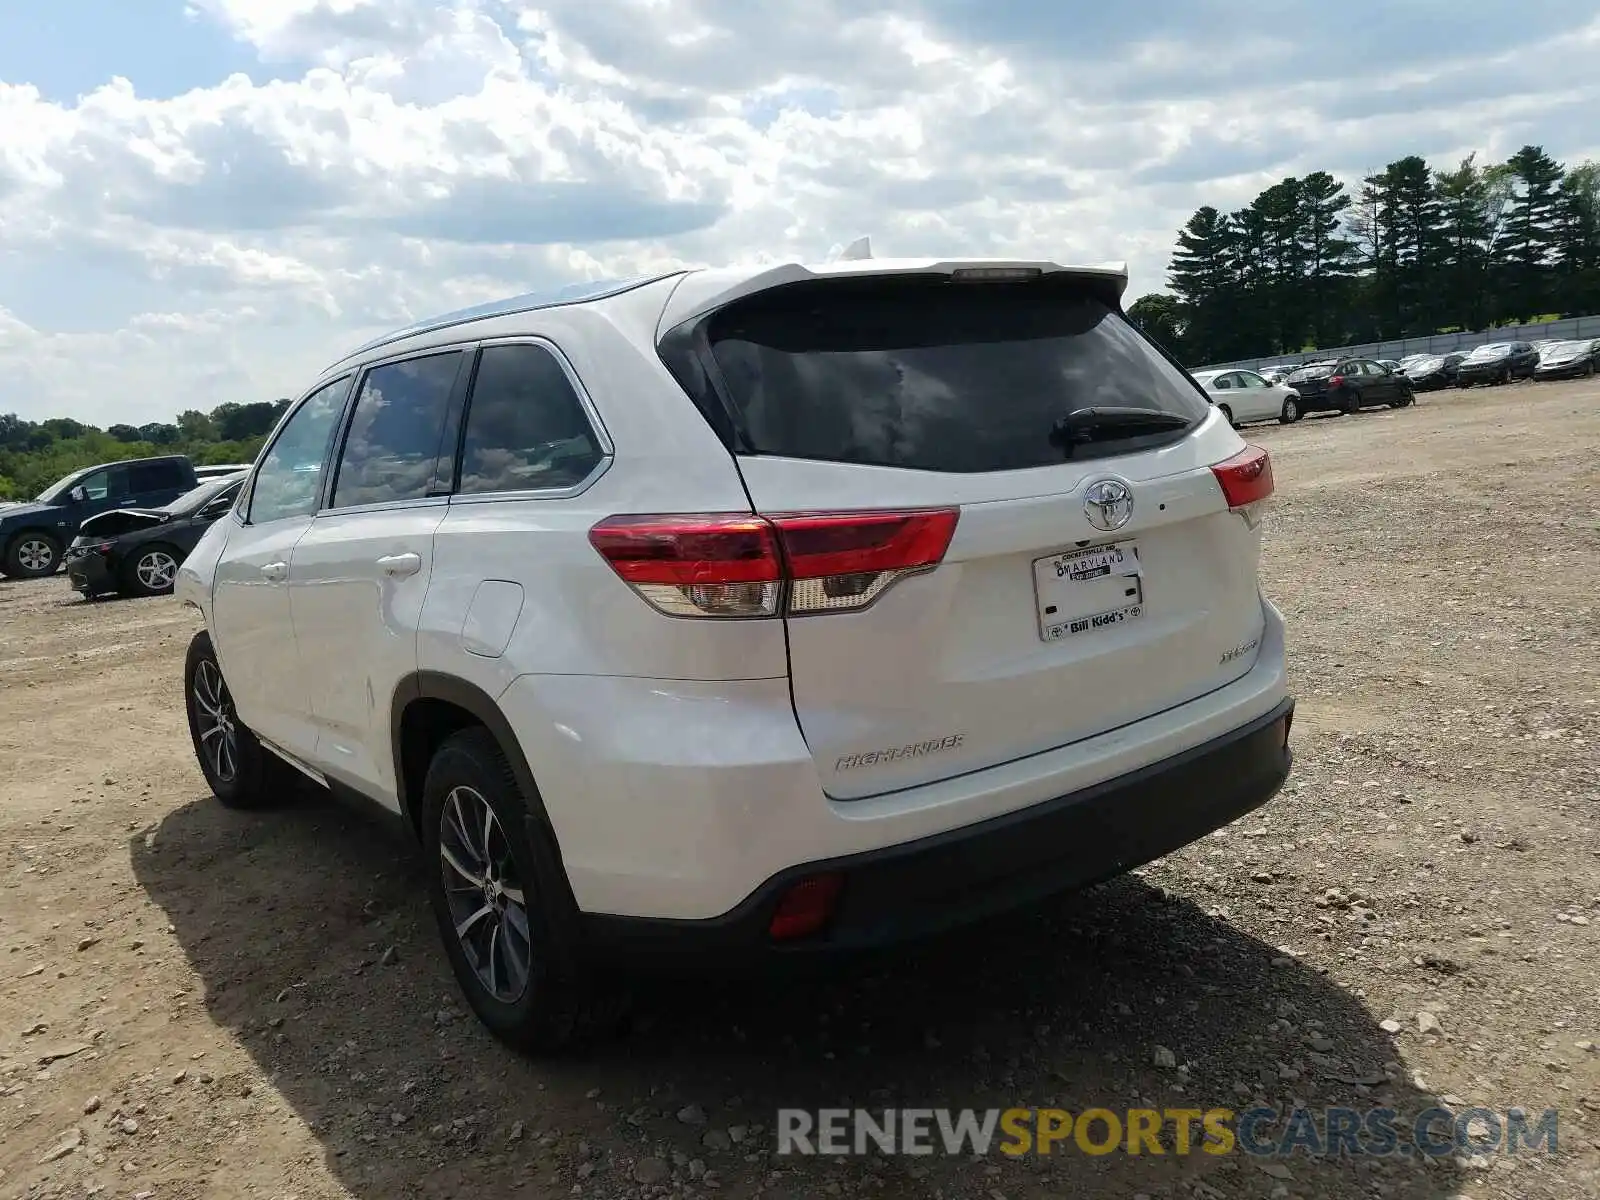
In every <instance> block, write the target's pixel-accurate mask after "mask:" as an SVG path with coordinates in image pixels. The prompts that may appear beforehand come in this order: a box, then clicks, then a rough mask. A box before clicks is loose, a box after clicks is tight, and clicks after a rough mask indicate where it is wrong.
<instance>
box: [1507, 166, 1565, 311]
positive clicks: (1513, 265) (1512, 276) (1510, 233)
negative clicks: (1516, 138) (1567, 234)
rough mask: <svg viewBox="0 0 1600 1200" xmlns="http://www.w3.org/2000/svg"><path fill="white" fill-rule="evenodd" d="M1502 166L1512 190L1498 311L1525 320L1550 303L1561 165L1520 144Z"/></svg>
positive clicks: (1551, 301) (1545, 309) (1561, 172)
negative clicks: (1513, 184)
mask: <svg viewBox="0 0 1600 1200" xmlns="http://www.w3.org/2000/svg"><path fill="white" fill-rule="evenodd" d="M1506 167H1507V168H1508V169H1509V171H1510V172H1511V175H1512V178H1513V179H1514V180H1515V181H1516V193H1515V196H1514V197H1513V199H1512V202H1511V207H1510V212H1509V213H1508V214H1507V217H1506V238H1505V245H1504V257H1503V260H1502V261H1503V271H1504V273H1503V276H1502V278H1503V280H1504V284H1505V291H1504V295H1505V298H1506V302H1507V308H1506V309H1505V310H1504V315H1506V316H1508V317H1511V318H1513V319H1518V320H1527V319H1528V318H1530V317H1535V316H1538V315H1540V314H1542V313H1545V312H1548V311H1549V310H1550V308H1551V306H1552V304H1553V303H1554V295H1553V288H1552V286H1551V285H1552V276H1553V274H1554V257H1555V248H1556V243H1557V238H1558V228H1557V227H1558V212H1559V194H1560V188H1561V181H1562V178H1563V177H1564V176H1565V174H1566V168H1565V167H1563V166H1562V165H1561V164H1560V163H1558V162H1556V161H1555V159H1553V158H1551V157H1550V156H1549V155H1548V154H1546V153H1545V152H1544V148H1543V147H1542V146H1524V147H1523V148H1522V149H1521V150H1518V151H1517V152H1516V153H1515V154H1513V155H1512V156H1511V157H1510V158H1509V159H1507V160H1506Z"/></svg>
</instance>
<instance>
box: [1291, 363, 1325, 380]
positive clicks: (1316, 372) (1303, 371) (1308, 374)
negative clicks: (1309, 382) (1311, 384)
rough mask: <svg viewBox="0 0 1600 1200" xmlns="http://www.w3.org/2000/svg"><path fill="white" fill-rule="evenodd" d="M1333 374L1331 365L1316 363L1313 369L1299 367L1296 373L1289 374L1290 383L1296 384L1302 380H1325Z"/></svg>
mask: <svg viewBox="0 0 1600 1200" xmlns="http://www.w3.org/2000/svg"><path fill="white" fill-rule="evenodd" d="M1332 374H1333V364H1332V363H1318V364H1317V365H1316V366H1314V367H1301V368H1300V369H1299V370H1298V371H1292V372H1290V374H1289V382H1290V383H1298V382H1300V381H1301V380H1304V379H1326V378H1327V377H1328V376H1329V375H1332Z"/></svg>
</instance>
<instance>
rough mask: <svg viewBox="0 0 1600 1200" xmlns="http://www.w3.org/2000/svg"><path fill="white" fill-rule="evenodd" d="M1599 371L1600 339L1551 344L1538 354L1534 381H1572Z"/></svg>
mask: <svg viewBox="0 0 1600 1200" xmlns="http://www.w3.org/2000/svg"><path fill="white" fill-rule="evenodd" d="M1596 371H1600V338H1586V339H1583V340H1581V341H1576V342H1552V343H1551V344H1550V345H1548V346H1546V347H1545V348H1544V349H1543V350H1541V351H1540V352H1539V362H1538V364H1537V365H1536V366H1535V367H1534V368H1533V377H1534V378H1535V379H1572V378H1574V377H1576V376H1579V375H1593V374H1594V373H1595V372H1596Z"/></svg>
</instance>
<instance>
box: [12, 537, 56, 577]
mask: <svg viewBox="0 0 1600 1200" xmlns="http://www.w3.org/2000/svg"><path fill="white" fill-rule="evenodd" d="M17 561H18V562H19V563H21V564H22V566H23V568H24V569H25V570H27V571H47V570H49V569H50V567H51V566H53V565H54V564H55V561H56V549H55V547H54V546H52V545H51V544H50V543H49V542H47V541H45V540H44V539H43V538H28V539H27V540H26V541H24V542H23V543H22V544H21V545H20V546H18V547H17Z"/></svg>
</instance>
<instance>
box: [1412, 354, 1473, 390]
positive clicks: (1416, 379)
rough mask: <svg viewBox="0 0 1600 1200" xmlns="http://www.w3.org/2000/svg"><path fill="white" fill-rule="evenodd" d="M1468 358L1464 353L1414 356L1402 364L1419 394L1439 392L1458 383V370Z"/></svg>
mask: <svg viewBox="0 0 1600 1200" xmlns="http://www.w3.org/2000/svg"><path fill="white" fill-rule="evenodd" d="M1466 357H1467V356H1466V355H1465V354H1464V353H1460V352H1457V353H1452V354H1413V355H1412V356H1411V357H1410V358H1407V359H1403V360H1402V361H1401V363H1400V365H1401V366H1402V367H1404V368H1405V372H1406V378H1407V379H1409V380H1410V381H1411V386H1412V387H1413V388H1414V389H1415V390H1417V391H1419V392H1432V391H1437V390H1438V389H1439V388H1444V387H1450V386H1452V385H1453V384H1454V383H1455V381H1456V368H1458V367H1459V366H1460V365H1461V362H1462V360H1463V359H1465V358H1466Z"/></svg>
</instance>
